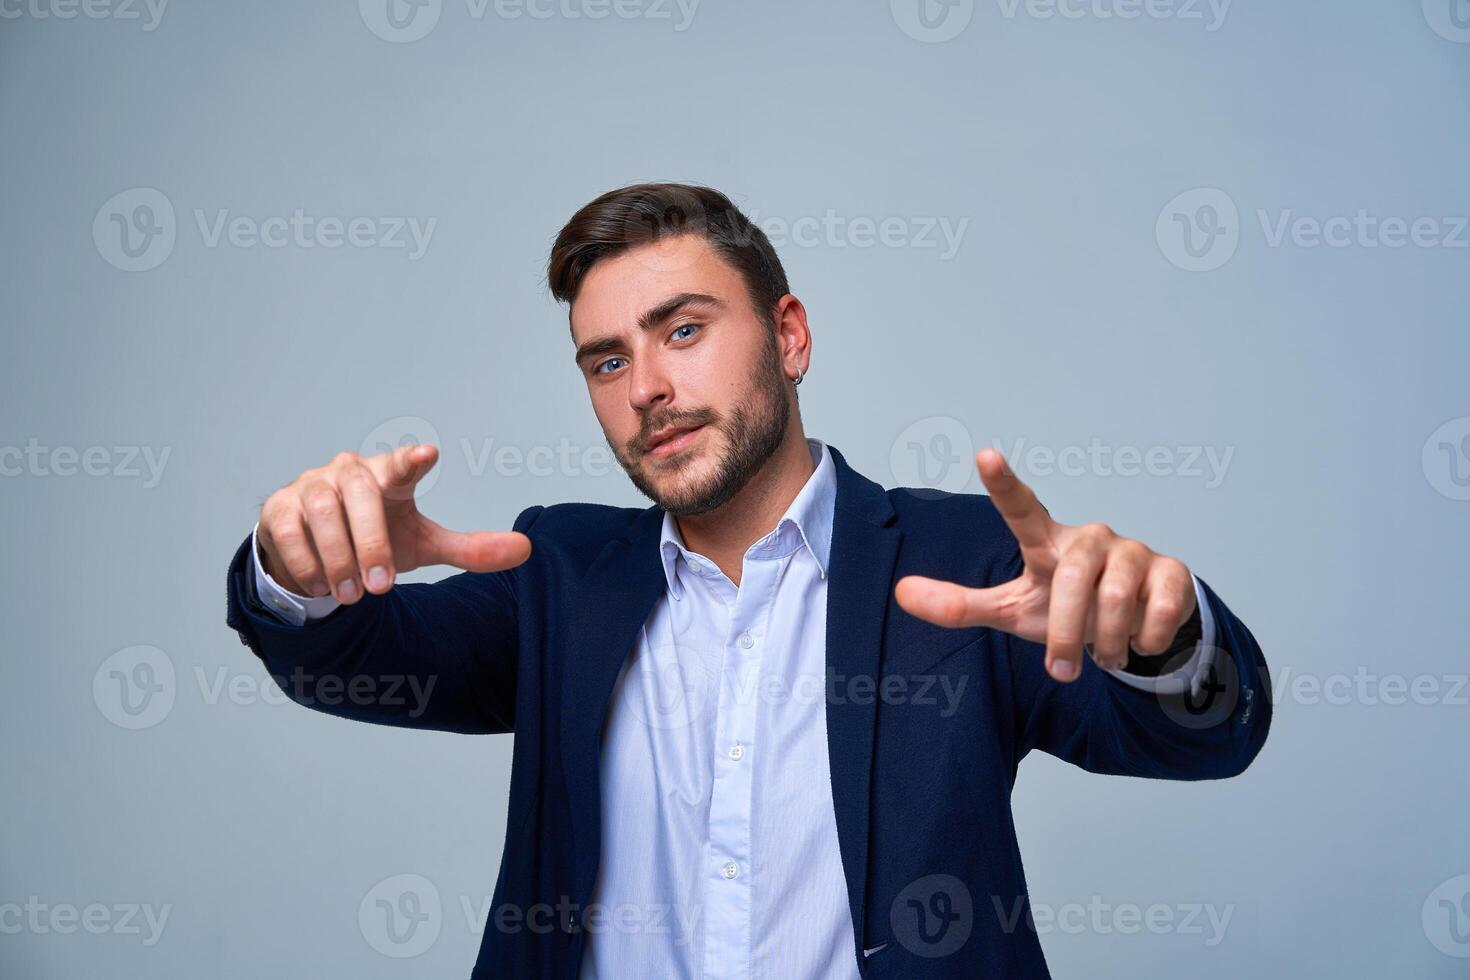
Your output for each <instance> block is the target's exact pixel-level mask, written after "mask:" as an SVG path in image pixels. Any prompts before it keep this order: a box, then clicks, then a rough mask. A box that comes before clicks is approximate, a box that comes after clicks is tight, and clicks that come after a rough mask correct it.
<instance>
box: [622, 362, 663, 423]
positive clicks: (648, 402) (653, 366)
mask: <svg viewBox="0 0 1470 980" xmlns="http://www.w3.org/2000/svg"><path fill="white" fill-rule="evenodd" d="M673 400H674V386H673V383H672V381H671V380H670V378H669V375H668V372H667V371H665V370H664V369H663V367H662V366H661V365H660V364H659V362H658V359H657V358H656V357H648V356H644V357H639V358H635V359H634V360H633V366H632V367H630V368H628V403H629V404H630V405H632V406H633V408H634V409H635V410H637V411H638V412H641V413H644V414H647V412H648V411H649V410H650V409H654V408H659V407H661V406H664V405H667V404H669V403H670V402H672V401H673Z"/></svg>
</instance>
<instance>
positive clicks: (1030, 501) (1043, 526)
mask: <svg viewBox="0 0 1470 980" xmlns="http://www.w3.org/2000/svg"><path fill="white" fill-rule="evenodd" d="M975 468H976V469H978V470H979V471H980V480H981V482H983V483H984V484H985V489H986V490H989V491H990V499H991V501H992V502H993V503H994V504H995V509H996V510H998V511H1000V516H1001V517H1003V518H1004V519H1005V522H1006V526H1007V527H1009V528H1010V529H1011V533H1012V534H1014V535H1015V536H1016V540H1017V541H1019V542H1021V547H1022V548H1023V549H1028V550H1029V549H1038V550H1044V549H1047V548H1050V547H1051V528H1052V519H1051V515H1049V514H1048V513H1047V512H1046V508H1045V507H1043V506H1041V501H1039V500H1037V499H1036V494H1034V493H1032V491H1031V488H1030V487H1028V486H1026V484H1024V483H1022V482H1021V478H1020V477H1018V476H1016V474H1015V473H1014V472H1013V471H1012V470H1011V467H1010V464H1008V463H1007V462H1006V458H1005V457H1004V456H1002V455H1001V454H1000V453H999V452H998V451H996V450H994V449H982V450H980V452H978V453H976V454H975Z"/></svg>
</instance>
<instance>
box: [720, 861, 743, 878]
mask: <svg viewBox="0 0 1470 980" xmlns="http://www.w3.org/2000/svg"><path fill="white" fill-rule="evenodd" d="M720 873H721V874H723V875H724V876H725V877H726V878H733V877H735V876H736V875H738V874H739V873H740V866H739V865H737V864H736V863H735V862H734V861H726V862H725V866H724V867H723V868H721V869H720Z"/></svg>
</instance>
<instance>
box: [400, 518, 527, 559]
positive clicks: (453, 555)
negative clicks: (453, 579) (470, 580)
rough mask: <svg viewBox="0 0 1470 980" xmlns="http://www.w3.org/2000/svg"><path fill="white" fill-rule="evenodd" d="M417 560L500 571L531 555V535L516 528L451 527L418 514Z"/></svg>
mask: <svg viewBox="0 0 1470 980" xmlns="http://www.w3.org/2000/svg"><path fill="white" fill-rule="evenodd" d="M420 520H421V524H420V528H419V533H420V536H421V537H420V547H419V549H418V552H419V558H420V563H421V564H423V565H449V566H452V567H454V568H458V569H461V570H463V571H466V572H499V571H504V570H505V569H507V568H515V567H516V566H517V565H519V564H520V563H521V562H523V561H525V560H526V559H527V558H529V557H531V539H530V538H528V537H526V536H525V535H524V534H522V533H521V532H519V531H451V530H449V529H448V528H446V527H443V526H441V525H439V524H436V523H435V522H433V521H431V520H429V519H428V518H427V517H423V516H422V515H420Z"/></svg>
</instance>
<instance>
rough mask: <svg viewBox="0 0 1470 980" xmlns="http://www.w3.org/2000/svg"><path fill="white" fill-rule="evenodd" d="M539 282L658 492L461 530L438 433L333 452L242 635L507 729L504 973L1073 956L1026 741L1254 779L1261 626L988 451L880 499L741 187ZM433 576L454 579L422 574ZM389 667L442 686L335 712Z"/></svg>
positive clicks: (1126, 765) (365, 710) (414, 682)
mask: <svg viewBox="0 0 1470 980" xmlns="http://www.w3.org/2000/svg"><path fill="white" fill-rule="evenodd" d="M548 271H549V281H550V285H551V289H552V292H553V293H554V295H555V296H556V297H557V298H558V299H559V300H562V301H565V302H567V303H568V304H569V318H570V326H571V335H572V341H573V344H574V345H575V350H576V364H577V367H578V369H579V370H580V371H581V372H582V375H583V377H584V379H585V381H586V384H587V390H588V393H589V395H590V397H591V400H592V407H593V410H594V411H595V413H596V415H597V419H598V422H599V423H600V424H601V426H602V429H603V432H604V433H605V434H606V436H607V439H608V442H609V444H610V445H611V446H612V448H613V450H614V452H615V453H616V455H617V458H618V460H619V462H620V463H621V464H622V466H623V468H624V469H625V470H626V471H627V473H628V475H629V477H630V478H631V479H632V481H633V483H634V484H635V485H636V486H637V487H638V488H639V490H640V491H642V492H643V493H644V494H645V495H647V496H648V497H649V498H651V499H652V500H653V501H654V504H655V505H654V506H652V507H649V508H648V509H646V510H638V509H636V508H619V507H608V506H601V505H594V504H559V505H554V506H550V507H541V506H536V507H531V508H528V509H527V510H525V511H523V512H522V513H521V514H520V516H519V517H518V518H517V519H516V521H515V525H514V530H512V531H509V532H485V531H480V532H473V533H461V532H454V531H450V530H447V529H445V528H443V527H440V526H439V525H437V524H435V523H434V522H433V521H431V520H429V519H428V518H427V517H425V516H424V515H422V514H421V513H419V512H418V510H417V509H416V508H415V505H414V499H413V487H414V485H415V483H416V482H417V481H418V480H420V479H421V478H422V477H423V476H424V475H425V473H426V472H428V471H429V469H430V468H432V466H433V465H434V463H435V461H436V459H437V450H436V449H435V448H434V447H432V446H423V445H419V446H407V447H403V448H400V449H397V450H395V451H393V452H391V453H385V454H382V455H379V456H366V457H364V456H360V455H357V454H354V453H342V454H340V455H338V456H337V457H336V458H334V459H333V460H332V461H331V462H330V463H328V464H327V465H325V466H323V467H320V468H315V469H311V470H307V471H306V472H305V473H303V474H301V476H299V477H298V478H297V479H296V480H294V481H292V482H291V483H290V484H289V485H287V486H286V487H284V488H282V489H280V490H278V491H276V492H275V493H273V494H272V495H271V496H270V497H269V498H268V499H267V500H266V501H265V504H264V505H263V506H262V508H261V514H260V520H259V522H258V524H257V525H256V529H255V531H254V532H253V533H252V535H251V536H250V537H248V538H247V539H246V540H245V541H244V542H243V543H242V544H241V547H240V549H239V551H238V552H237V554H236V555H235V559H234V561H233V563H232V564H231V566H230V571H229V591H230V609H229V617H228V621H229V624H230V626H231V627H233V628H234V629H236V630H237V631H238V632H239V634H240V637H241V640H242V642H244V643H246V644H248V645H249V646H250V647H251V649H252V650H254V652H255V653H256V654H257V655H258V656H259V657H260V658H261V659H262V660H263V661H264V663H265V664H266V666H267V667H268V668H269V669H270V671H271V673H272V674H273V675H276V676H278V677H282V678H286V679H288V680H289V683H288V684H286V685H285V687H286V689H287V690H288V691H289V692H291V695H292V697H293V698H295V699H296V700H298V701H300V702H301V703H303V704H307V705H309V706H312V707H316V708H319V709H321V710H324V711H328V712H331V713H334V714H338V715H344V716H348V717H354V718H359V719H363V720H367V721H374V722H380V723H383V724H389V725H402V726H411V727H419V728H428V729H438V730H444V731H455V732H514V733H515V736H516V737H515V743H514V761H513V765H512V772H511V786H510V803H509V816H508V819H507V828H508V830H507V835H506V843H505V851H504V855H503V857H502V860H501V871H500V879H499V881H498V882H497V884H496V888H495V895H494V899H493V906H492V909H491V913H490V917H489V919H488V923H487V927H486V930H485V934H484V939H483V943H482V946H481V950H480V956H479V960H478V962H477V965H476V967H475V970H474V973H473V976H474V977H477V978H478V977H511V976H515V977H530V976H547V977H551V976H556V977H575V976H581V977H593V976H596V977H639V978H642V977H673V976H680V977H685V976H687V977H702V978H713V977H741V978H746V977H779V978H787V977H818V978H852V977H858V976H865V977H906V978H912V977H965V978H973V977H979V976H995V977H1001V976H1005V977H1018V976H1024V977H1044V976H1046V975H1047V973H1046V966H1045V963H1044V961H1043V958H1042V954H1041V948H1040V945H1039V943H1038V941H1037V938H1036V935H1035V932H1034V931H1033V930H1031V929H1029V928H1027V924H1026V923H1027V916H1028V914H1029V906H1028V905H1027V900H1026V885H1025V878H1024V875H1023V872H1022V866H1021V857H1020V854H1019V851H1018V848H1017V844H1016V836H1015V832H1014V828H1013V826H1012V822H1011V811H1010V793H1011V788H1012V786H1013V784H1014V782H1015V777H1016V768H1017V765H1018V764H1019V762H1020V761H1021V758H1022V757H1023V756H1024V755H1025V754H1026V753H1027V752H1028V751H1030V750H1031V749H1041V750H1042V751H1045V752H1049V753H1051V754H1053V755H1056V756H1058V757H1060V758H1062V759H1065V760H1067V761H1069V762H1072V763H1074V764H1076V765H1078V766H1081V767H1082V768H1085V769H1088V770H1090V771H1093V772H1109V773H1124V774H1128V775H1135V776H1152V777H1160V778H1167V779H1211V778H1220V777H1225V776H1231V775H1235V774H1237V773H1239V772H1241V771H1242V770H1244V769H1245V768H1246V767H1247V766H1248V765H1249V764H1250V762H1251V760H1252V759H1253V758H1254V757H1255V756H1256V754H1257V753H1258V752H1259V750H1260V748H1261V745H1262V743H1263V742H1264V740H1265V737H1266V732H1267V729H1268V727H1269V724H1270V707H1269V704H1268V702H1267V699H1266V696H1265V695H1266V691H1267V685H1268V680H1267V676H1266V672H1265V667H1264V664H1263V662H1262V660H1261V655H1260V650H1259V648H1258V647H1257V645H1256V643H1255V641H1254V639H1252V637H1251V635H1250V634H1249V632H1247V630H1246V629H1245V627H1244V626H1243V625H1242V624H1241V623H1240V622H1239V620H1237V619H1236V618H1235V617H1234V616H1233V615H1232V614H1231V613H1230V611H1229V610H1228V609H1227V608H1226V607H1225V606H1224V604H1223V603H1221V601H1220V600H1219V598H1218V597H1217V596H1215V594H1214V593H1213V592H1212V591H1211V590H1210V589H1209V588H1208V587H1207V586H1205V585H1204V584H1203V583H1202V582H1200V581H1199V580H1198V579H1196V578H1194V577H1193V576H1192V575H1191V574H1190V572H1189V570H1188V569H1187V568H1186V567H1185V566H1184V565H1183V564H1181V563H1180V562H1179V561H1177V560H1175V559H1173V558H1168V557H1164V556H1162V555H1159V554H1156V553H1155V552H1153V551H1152V550H1150V549H1149V548H1148V547H1146V546H1145V545H1143V544H1141V543H1139V542H1137V541H1133V540H1129V539H1127V538H1123V537H1121V536H1119V535H1117V534H1115V533H1113V532H1112V531H1111V530H1109V529H1108V528H1107V527H1106V526H1104V525H1102V524H1089V525H1085V526H1082V527H1072V526H1067V525H1064V524H1060V523H1058V522H1056V521H1054V520H1052V519H1051V517H1050V516H1049V515H1048V514H1047V512H1046V511H1045V509H1044V508H1043V507H1042V506H1041V505H1040V503H1038V502H1037V500H1036V498H1035V497H1034V496H1033V494H1032V492H1031V491H1030V490H1029V489H1028V488H1027V487H1026V486H1025V485H1024V484H1023V483H1022V482H1021V481H1020V480H1019V479H1017V478H1016V476H1015V474H1014V473H1012V472H1011V471H1010V469H1009V468H1008V467H1007V465H1006V462H1005V460H1004V459H1002V458H1001V456H1000V455H999V454H998V453H996V452H994V451H990V450H986V451H984V452H982V453H980V454H979V456H978V457H977V460H976V464H977V466H978V468H979V471H980V476H981V478H982V480H983V481H984V483H985V486H986V487H987V489H988V490H989V491H990V495H989V496H988V497H987V496H980V495H973V494H960V495H950V494H939V493H933V492H929V491H923V490H920V491H909V490H901V489H900V490H890V491H884V490H883V489H882V488H881V487H880V486H878V485H877V484H875V483H873V482H871V481H869V480H867V479H866V478H864V477H863V476H861V475H859V474H858V473H856V472H855V471H854V470H853V469H852V468H851V467H850V466H849V465H848V464H847V462H846V461H845V460H844V459H843V457H842V454H841V453H840V452H838V451H837V450H836V449H835V448H833V447H830V446H827V445H825V444H824V443H822V442H821V441H819V440H816V439H809V438H808V437H807V436H806V435H805V432H804V431H803V428H802V421H801V415H800V411H799V408H798V403H797V398H796V386H797V385H799V384H800V383H801V381H802V379H803V378H804V377H805V375H806V372H807V371H808V369H809V367H810V364H811V352H812V337H811V333H810V331H809V330H808V327H807V317H806V311H805V309H804V308H803V306H802V304H801V302H800V301H799V300H798V299H797V298H796V297H795V296H793V295H791V292H790V290H789V289H788V287H787V282H786V278H785V273H784V272H783V270H782V268H781V263H780V261H779V259H778V258H777V256H776V254H775V252H774V250H773V249H772V248H771V246H770V243H769V241H768V240H767V238H766V237H765V235H764V234H762V233H761V232H760V231H759V230H758V229H756V228H754V227H753V226H752V225H751V224H750V222H749V221H748V220H746V218H745V216H744V215H742V214H741V213H740V212H739V210H738V209H737V208H735V206H734V205H733V204H731V202H730V201H729V200H728V199H726V198H725V197H724V196H723V195H721V194H719V193H717V192H715V191H712V190H710V189H708V188H703V187H694V186H688V185H678V184H649V185H637V186H633V187H627V188H623V189H620V190H616V191H612V192H609V193H608V194H605V195H603V196H601V197H599V198H597V199H596V200H594V201H592V202H591V203H590V204H588V205H586V206H585V207H584V208H582V209H581V210H580V211H579V212H578V213H577V214H576V215H575V216H573V217H572V219H571V221H570V222H568V224H567V225H566V227H565V228H563V229H562V231H561V233H560V235H559V236H558V238H557V240H556V243H555V245H554V247H553V250H552V254H551V259H550V267H549V270H548ZM533 545H534V547H533ZM432 564H444V565H450V566H454V567H456V568H459V569H463V572H462V573H461V574H458V575H455V576H452V577H450V578H447V579H444V580H443V581H440V582H438V583H436V584H432V585H429V584H406V585H399V586H396V587H395V585H394V580H395V577H396V575H397V574H399V573H401V572H407V571H410V570H412V569H415V568H419V567H421V566H424V565H432ZM390 676H391V677H394V678H400V679H401V678H404V677H407V679H408V686H409V689H413V690H420V691H426V692H430V693H429V695H428V696H427V698H426V700H425V701H424V702H423V703H418V704H410V703H407V702H406V701H405V700H404V699H401V698H400V699H391V700H392V703H388V702H389V700H390V699H386V698H385V699H382V700H381V701H376V702H375V701H372V700H371V699H351V698H340V697H332V698H330V699H327V698H319V697H318V696H317V685H325V684H326V683H328V682H330V683H332V684H333V685H334V687H333V690H334V691H337V690H343V689H347V690H350V689H351V685H352V684H353V683H354V681H356V682H358V683H360V684H361V685H362V688H361V689H363V690H378V689H381V687H378V686H373V685H374V684H375V682H376V681H377V680H378V679H381V678H385V677H390ZM329 701H330V703H328V702H329Z"/></svg>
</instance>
